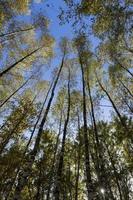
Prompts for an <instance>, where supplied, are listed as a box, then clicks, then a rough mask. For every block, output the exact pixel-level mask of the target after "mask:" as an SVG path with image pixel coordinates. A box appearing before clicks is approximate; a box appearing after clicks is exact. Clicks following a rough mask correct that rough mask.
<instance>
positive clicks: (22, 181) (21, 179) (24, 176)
mask: <svg viewBox="0 0 133 200" xmlns="http://www.w3.org/2000/svg"><path fill="white" fill-rule="evenodd" d="M64 59H65V54H64V55H63V58H62V62H61V65H60V69H59V71H58V74H57V77H56V79H55V82H54V85H53V88H52V91H51V96H50V99H49V101H48V104H47V108H46V110H45V113H44V116H43V118H42V121H41V124H40V127H39V130H38V133H37V137H36V141H35V144H34V148H33V150H32V151H31V153H30V154H29V159H28V162H27V164H26V166H25V168H24V169H22V172H21V173H19V176H18V184H17V187H16V190H15V194H14V198H13V199H14V200H21V191H22V190H23V188H24V186H25V185H27V182H28V178H29V176H30V174H31V168H32V165H33V163H34V160H35V156H36V155H37V152H38V151H39V144H40V140H41V136H42V134H43V126H44V124H45V122H46V119H47V115H48V113H49V110H50V107H51V103H52V100H53V98H54V92H55V88H56V85H57V83H58V80H59V77H60V73H61V70H62V68H63V65H64Z"/></svg>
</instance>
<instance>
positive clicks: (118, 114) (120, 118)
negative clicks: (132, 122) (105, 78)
mask: <svg viewBox="0 0 133 200" xmlns="http://www.w3.org/2000/svg"><path fill="white" fill-rule="evenodd" d="M96 78H97V81H98V84H99V86H100V87H101V89H102V90H103V91H104V92H105V94H106V95H107V97H108V98H109V100H110V102H111V104H112V106H113V108H114V110H115V112H116V114H117V116H118V118H119V120H120V122H121V124H122V126H123V128H124V129H125V130H127V126H126V124H125V122H124V121H123V119H122V116H121V114H120V113H119V111H118V109H117V107H116V105H115V104H114V102H113V100H112V98H111V96H110V95H109V93H108V92H107V90H106V89H105V88H104V87H103V85H102V84H101V82H100V81H99V79H98V77H97V74H96Z"/></svg>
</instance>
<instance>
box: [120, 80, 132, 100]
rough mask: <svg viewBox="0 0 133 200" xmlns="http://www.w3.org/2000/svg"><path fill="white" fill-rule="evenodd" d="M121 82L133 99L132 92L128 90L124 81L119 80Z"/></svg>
mask: <svg viewBox="0 0 133 200" xmlns="http://www.w3.org/2000/svg"><path fill="white" fill-rule="evenodd" d="M118 80H119V82H120V83H121V85H122V86H123V87H124V88H125V89H126V90H127V92H128V93H129V94H130V96H131V97H132V98H133V94H132V93H131V91H130V90H129V89H128V87H127V86H126V85H125V84H124V83H123V81H122V80H120V79H118Z"/></svg>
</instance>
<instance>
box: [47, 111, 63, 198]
mask: <svg viewBox="0 0 133 200" xmlns="http://www.w3.org/2000/svg"><path fill="white" fill-rule="evenodd" d="M61 125H62V111H61V118H60V123H59V133H58V136H57V140H56V144H55V151H54V158H53V163H52V167H51V170H50V178H49V179H50V180H49V185H48V191H47V197H46V200H49V197H50V192H51V187H52V183H53V182H52V180H53V176H54V172H55V170H54V167H55V162H56V154H57V149H58V144H59V137H60V134H61Z"/></svg>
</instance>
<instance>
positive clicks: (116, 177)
mask: <svg viewBox="0 0 133 200" xmlns="http://www.w3.org/2000/svg"><path fill="white" fill-rule="evenodd" d="M104 144H105V147H106V149H107V153H108V155H109V159H110V162H111V165H112V167H113V171H114V177H115V181H116V184H117V187H118V191H119V196H120V200H123V198H122V192H121V187H120V184H119V179H118V174H117V170H116V168H115V164H114V161H113V158H112V156H111V153H110V151H109V148H108V146H107V144H106V143H105V141H104Z"/></svg>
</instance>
